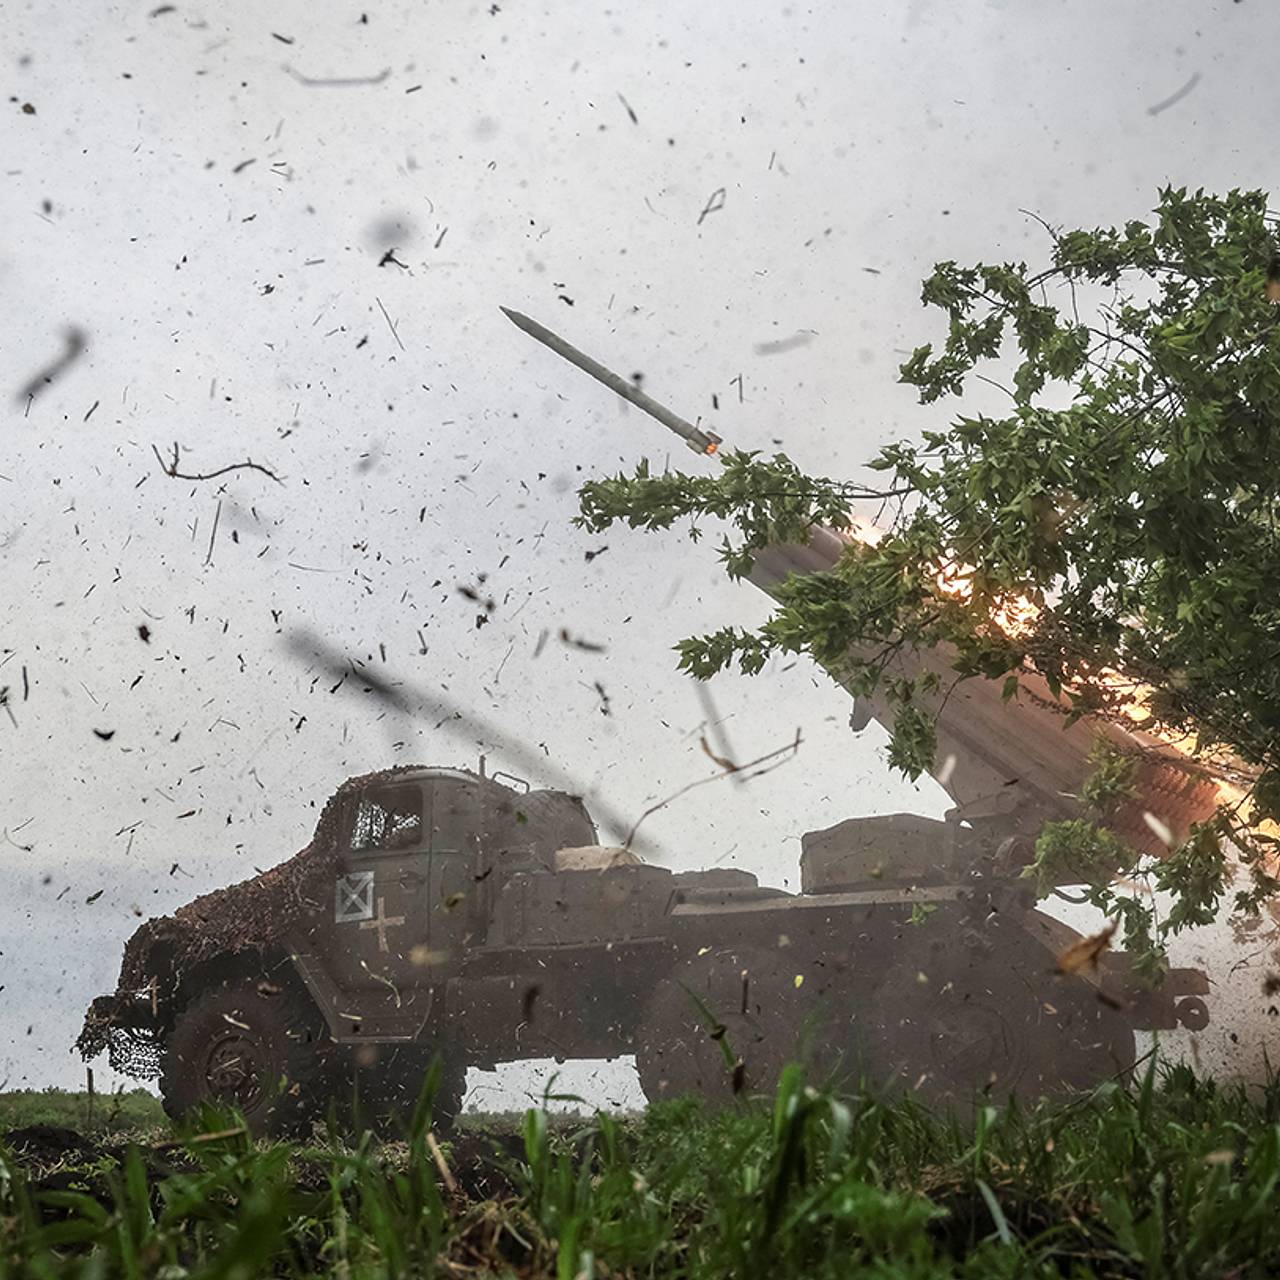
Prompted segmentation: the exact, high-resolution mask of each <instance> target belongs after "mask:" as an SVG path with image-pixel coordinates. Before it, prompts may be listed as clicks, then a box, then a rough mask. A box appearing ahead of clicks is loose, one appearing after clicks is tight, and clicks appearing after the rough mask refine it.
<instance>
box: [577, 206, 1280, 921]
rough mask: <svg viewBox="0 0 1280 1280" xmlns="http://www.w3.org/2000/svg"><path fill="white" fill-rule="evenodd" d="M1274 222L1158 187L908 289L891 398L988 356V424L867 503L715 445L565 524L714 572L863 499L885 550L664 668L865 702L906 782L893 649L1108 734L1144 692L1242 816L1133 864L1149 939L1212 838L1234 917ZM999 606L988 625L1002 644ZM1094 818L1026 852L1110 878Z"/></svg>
mask: <svg viewBox="0 0 1280 1280" xmlns="http://www.w3.org/2000/svg"><path fill="white" fill-rule="evenodd" d="M1275 222H1276V218H1275V217H1274V215H1272V214H1271V213H1270V212H1269V211H1268V208H1267V198H1266V195H1265V194H1264V193H1263V192H1259V191H1243V192H1242V191H1232V192H1230V193H1228V194H1227V195H1225V196H1214V195H1209V194H1206V193H1204V192H1203V191H1197V192H1195V193H1194V194H1188V193H1187V191H1185V190H1182V189H1173V188H1167V189H1165V190H1162V191H1161V192H1160V194H1159V203H1158V206H1157V207H1156V209H1155V210H1154V214H1153V216H1152V217H1151V218H1149V219H1146V220H1141V219H1134V220H1131V221H1129V222H1127V223H1125V224H1124V226H1123V227H1119V228H1101V229H1095V230H1076V231H1060V230H1055V229H1054V228H1052V227H1049V226H1048V225H1047V224H1043V225H1045V227H1046V230H1047V232H1048V234H1049V238H1050V241H1051V248H1050V253H1049V261H1048V263H1047V265H1045V266H1044V267H1043V268H1041V269H1039V270H1035V271H1032V270H1031V269H1029V268H1028V267H1027V266H1026V265H1025V264H1023V263H1002V264H997V265H992V264H987V263H979V264H977V265H975V266H969V267H965V266H961V265H959V264H958V263H956V262H943V263H940V264H938V265H937V267H936V268H935V270H934V272H933V274H932V275H931V276H930V277H929V278H928V279H927V280H926V281H925V283H924V289H923V295H922V296H923V301H924V303H925V304H926V305H927V306H929V307H931V308H934V309H935V310H937V311H940V312H941V313H942V315H943V316H944V318H945V321H946V333H945V338H944V339H943V341H942V343H941V345H940V346H935V344H933V343H926V344H924V345H922V346H919V347H917V348H916V350H915V351H914V352H913V353H912V355H911V357H910V359H908V360H907V361H906V362H905V364H903V365H902V368H901V376H902V380H903V381H904V382H907V383H909V384H911V385H912V386H914V387H915V388H917V390H918V393H919V398H920V399H921V401H922V402H924V403H926V404H927V403H930V402H932V401H937V400H940V399H943V398H944V397H947V396H953V395H960V394H962V393H966V392H967V391H969V390H970V382H971V380H972V379H974V378H981V379H982V380H983V381H987V382H989V381H991V379H989V378H986V377H985V376H984V375H982V374H978V373H976V372H975V371H976V369H977V368H978V366H979V365H981V364H983V363H984V362H990V361H997V362H1000V361H1002V362H1003V363H1004V364H1005V365H1007V366H1009V367H1010V368H1011V372H1010V374H1009V378H1008V381H1009V386H1008V387H1007V388H1003V390H1005V391H1006V393H1007V395H1008V398H1009V405H1008V408H1007V410H1006V411H1005V412H1004V413H1003V415H992V414H988V413H983V412H976V411H975V412H971V413H968V414H963V415H960V416H958V417H957V418H956V419H955V420H954V422H953V424H952V425H951V427H950V428H949V429H947V430H945V431H923V432H922V433H921V442H920V443H906V442H903V443H895V444H892V445H889V446H888V447H886V448H885V449H883V450H882V451H881V452H880V453H879V455H878V456H877V457H875V458H874V459H872V460H871V462H870V463H869V466H870V467H871V468H872V469H873V470H875V471H879V472H883V473H885V474H886V476H887V477H888V481H889V483H888V484H887V486H886V487H885V488H884V489H882V490H880V491H878V492H877V493H875V494H874V495H872V493H871V491H869V490H867V489H865V488H860V487H858V486H854V485H848V484H842V483H838V482H835V481H831V480H827V479H821V478H812V477H808V476H805V475H803V474H801V473H800V472H799V470H798V469H797V468H796V467H795V465H794V464H793V463H792V462H791V461H790V460H788V459H787V458H786V457H784V456H782V455H778V456H776V457H774V458H771V459H770V458H765V457H762V456H760V455H758V454H755V453H744V452H736V453H735V452H729V453H727V454H725V455H724V456H723V458H722V462H723V467H722V469H721V471H720V473H719V474H718V475H716V476H713V477H711V478H707V479H700V480H697V481H686V480H684V479H683V478H677V477H672V476H668V475H663V476H652V475H650V474H649V472H648V470H647V469H646V468H643V467H642V468H641V469H639V470H638V471H636V472H635V473H634V474H632V475H619V476H616V477H613V478H610V479H604V480H599V481H595V482H592V483H589V484H587V485H586V486H585V487H584V488H583V490H582V493H581V515H580V517H579V520H580V522H581V523H582V524H583V525H584V526H585V527H587V528H589V529H592V530H596V531H598V530H602V529H604V528H605V527H607V526H608V525H609V524H611V523H612V522H614V521H616V520H626V521H627V522H628V523H630V524H632V525H639V526H644V527H647V528H665V527H668V526H670V525H671V524H673V523H674V522H675V521H677V520H680V519H684V518H689V519H690V520H692V521H694V522H695V527H696V522H697V521H698V520H699V519H700V518H702V517H705V516H708V515H710V516H716V517H721V518H723V519H724V520H726V521H727V522H728V524H729V526H730V529H731V533H730V536H728V537H727V538H726V540H725V542H724V545H723V547H722V550H721V556H722V559H723V560H724V562H725V564H726V567H727V568H728V570H729V571H730V573H732V574H736V575H740V574H742V573H744V572H745V571H747V569H748V568H749V565H750V561H751V553H752V552H753V551H756V550H758V549H760V548H762V547H764V546H765V545H767V544H768V543H769V542H771V541H774V540H786V539H788V538H790V539H792V540H794V539H796V538H797V537H800V538H802V537H803V536H804V531H805V529H806V528H807V526H808V525H809V524H811V523H812V524H828V525H834V526H836V527H846V526H848V525H849V524H850V522H851V520H852V517H853V508H854V503H855V501H856V500H857V499H859V498H861V497H867V496H875V497H877V498H878V499H879V500H880V502H881V509H882V511H887V512H888V513H889V515H890V519H889V521H888V528H887V531H886V536H884V537H883V538H882V539H881V540H880V541H878V542H876V543H875V545H868V544H865V543H858V544H855V545H853V546H851V547H850V548H849V550H848V552H847V553H846V554H845V555H844V556H843V558H842V559H841V560H840V562H839V563H838V564H837V565H836V566H835V567H834V568H833V569H832V570H831V571H830V572H827V573H822V574H815V575H810V576H807V577H804V578H796V577H793V578H792V579H790V580H789V581H788V582H787V583H786V584H784V585H783V587H782V588H781V589H780V590H779V591H778V593H777V595H778V608H777V610H776V612H775V613H774V614H773V616H772V617H770V618H769V619H768V621H767V622H765V623H764V625H763V626H761V627H759V628H758V629H756V630H754V631H751V630H741V629H736V628H729V629H725V630H721V631H718V632H716V633H714V634H712V635H708V636H702V637H698V638H694V639H689V640H685V641H683V642H682V643H681V644H680V645H679V653H680V666H681V668H682V669H684V670H687V671H689V672H691V673H692V674H694V675H696V676H700V677H704V678H705V677H707V676H709V675H711V674H713V673H714V672H716V671H719V670H721V669H723V668H725V667H728V666H730V665H731V664H733V663H735V662H736V663H737V664H738V665H739V666H740V667H741V668H742V669H743V670H744V671H747V672H755V671H759V670H761V669H762V668H763V666H764V664H765V663H766V662H767V661H768V659H769V658H770V656H772V655H774V654H777V653H797V652H804V653H808V654H810V655H812V656H813V657H814V658H815V659H816V660H817V661H818V662H819V663H821V664H823V665H824V666H826V667H827V668H828V670H830V671H831V672H832V673H833V674H835V675H836V676H837V677H838V678H839V679H840V680H841V681H842V683H845V684H846V685H847V686H848V687H849V688H850V689H852V690H853V691H854V692H855V693H866V692H867V691H870V690H871V689H873V688H877V687H878V688H880V689H881V690H882V691H883V692H884V693H886V694H887V695H888V702H889V704H890V706H891V707H892V708H893V713H894V722H893V724H892V746H891V749H890V756H891V760H892V762H893V763H894V764H895V765H896V766H897V767H898V768H900V769H901V770H903V771H904V772H905V773H907V774H908V775H909V776H913V777H914V776H916V775H917V774H918V773H919V772H920V771H921V770H924V769H927V768H929V767H930V766H931V765H932V763H933V759H932V757H933V752H934V747H935V744H934V736H933V734H932V732H931V717H930V715H929V713H927V712H926V711H925V710H924V709H923V707H922V703H924V701H925V699H924V697H923V696H922V695H924V694H926V693H929V692H932V691H933V688H934V687H936V682H937V679H938V677H937V676H936V675H929V674H926V675H921V676H918V677H916V678H915V679H908V678H903V677H900V676H893V677H892V678H891V677H890V675H889V663H890V661H891V660H892V659H893V658H894V657H895V656H896V655H898V654H900V653H902V652H904V651H908V652H909V651H912V650H920V649H927V648H933V647H935V646H938V645H944V646H948V649H947V650H946V651H947V652H950V653H952V654H954V659H953V662H952V667H953V672H952V674H953V676H954V678H955V679H956V680H963V679H968V678H973V677H979V676H981V677H988V678H993V679H1003V680H1004V681H1005V692H1006V695H1008V696H1016V691H1017V687H1018V675H1019V673H1020V672H1025V671H1027V670H1030V669H1034V670H1035V671H1037V672H1039V673H1040V674H1041V675H1042V676H1043V677H1044V678H1045V680H1046V681H1047V682H1048V684H1049V686H1050V689H1051V690H1052V691H1053V692H1054V694H1055V695H1059V696H1061V697H1062V698H1063V699H1064V701H1065V703H1066V706H1067V709H1068V712H1069V716H1070V717H1073V718H1074V717H1079V716H1081V715H1085V714H1089V715H1093V714H1097V715H1103V716H1108V715H1110V716H1116V715H1119V714H1120V712H1121V709H1122V706H1123V704H1125V703H1126V702H1128V701H1129V700H1130V699H1131V698H1132V696H1133V694H1134V692H1135V690H1143V689H1145V690H1149V691H1150V692H1149V696H1148V698H1147V710H1148V711H1149V712H1150V718H1149V720H1148V721H1147V722H1146V723H1147V727H1149V728H1151V729H1152V730H1154V731H1157V732H1161V733H1164V734H1166V735H1176V736H1177V737H1179V738H1182V739H1184V740H1186V739H1187V738H1188V737H1189V736H1192V738H1193V740H1194V742H1195V744H1196V747H1197V749H1198V750H1199V751H1201V752H1209V751H1211V750H1215V749H1221V750H1225V751H1228V752H1229V753H1231V755H1232V756H1233V757H1234V758H1236V759H1238V760H1239V761H1240V762H1242V763H1243V764H1244V766H1245V767H1246V769H1247V771H1249V772H1250V773H1252V775H1253V776H1254V777H1256V782H1255V784H1254V785H1253V787H1252V794H1251V797H1250V802H1249V803H1248V804H1247V805H1244V806H1238V807H1236V808H1233V809H1230V810H1227V809H1224V810H1222V811H1221V812H1220V813H1219V814H1218V816H1217V818H1216V819H1215V820H1214V821H1213V822H1211V823H1209V824H1207V825H1206V826H1205V827H1204V828H1202V829H1200V830H1198V831H1196V832H1194V833H1193V834H1192V836H1191V840H1190V842H1189V844H1187V845H1186V846H1185V847H1184V848H1182V849H1179V850H1176V851H1174V853H1173V854H1172V857H1171V859H1170V861H1169V862H1168V863H1166V864H1164V866H1163V867H1162V869H1161V870H1160V871H1159V872H1158V873H1157V879H1159V880H1160V881H1161V883H1162V884H1163V885H1164V886H1166V887H1168V888H1170V889H1171V890H1173V891H1174V892H1175V893H1176V894H1177V895H1178V896H1179V905H1178V908H1177V909H1176V910H1175V911H1174V913H1173V914H1172V916H1171V917H1170V918H1169V919H1167V920H1164V921H1161V922H1159V924H1158V926H1156V928H1155V932H1156V935H1157V936H1158V937H1159V938H1163V937H1165V936H1167V934H1168V933H1169V932H1170V931H1173V930H1176V929H1178V928H1181V927H1183V926H1185V925H1188V924H1191V923H1196V922H1199V921H1202V920H1204V919H1206V918H1208V917H1209V916H1211V915H1212V913H1213V911H1214V910H1215V908H1216V907H1217V906H1218V904H1219V902H1220V900H1221V898H1222V896H1223V891H1224V887H1225V881H1224V875H1223V871H1222V866H1223V852H1222V849H1223V842H1224V840H1228V839H1230V840H1231V841H1234V842H1235V843H1236V844H1237V845H1238V846H1239V847H1240V848H1241V849H1242V851H1243V856H1244V860H1245V862H1246V864H1247V865H1248V866H1249V868H1250V870H1251V872H1252V883H1251V884H1250V886H1249V888H1248V889H1247V890H1246V891H1244V892H1242V893H1239V894H1237V895H1236V898H1235V900H1234V903H1233V905H1234V907H1235V908H1236V909H1238V910H1248V911H1251V910H1256V909H1257V907H1258V905H1259V903H1260V902H1262V901H1263V900H1265V899H1266V898H1267V897H1268V896H1270V895H1271V894H1272V893H1274V892H1275V890H1276V889H1277V888H1278V887H1280V885H1278V884H1277V882H1276V880H1274V879H1273V878H1272V877H1271V875H1270V874H1269V872H1268V871H1267V869H1266V868H1267V865H1268V858H1269V857H1271V856H1273V855H1274V854H1275V853H1276V852H1278V851H1280V847H1278V846H1280V842H1278V841H1277V840H1275V839H1274V838H1273V837H1272V836H1271V835H1270V834H1268V830H1269V829H1268V828H1267V827H1266V826H1265V825H1264V824H1266V823H1268V822H1274V821H1276V820H1280V754H1278V753H1277V746H1276V734H1277V731H1278V730H1280V592H1277V590H1276V587H1275V584H1276V583H1277V582H1280V532H1278V530H1277V523H1276V521H1277V505H1276V503H1277V497H1278V496H1280V323H1278V316H1280V313H1278V312H1277V308H1276V306H1275V302H1274V300H1275V299H1276V298H1277V297H1280V260H1277V258H1276V240H1275V236H1274V224H1275ZM997 385H998V384H997ZM1012 608H1016V609H1017V610H1018V618H1017V622H1016V625H1002V624H1001V623H1000V622H999V621H998V620H999V619H1001V618H1002V617H1004V618H1007V617H1008V615H1009V611H1010V609H1012ZM1103 671H1107V672H1110V673H1112V678H1111V679H1110V680H1107V681H1102V680H1100V679H1098V673H1100V672H1103ZM1098 816H1099V815H1098V814H1097V812H1096V811H1092V812H1090V814H1089V816H1088V818H1087V819H1086V820H1084V821H1083V822H1081V823H1077V824H1075V825H1070V826H1060V827H1059V828H1058V829H1057V830H1056V831H1050V832H1046V835H1045V839H1046V841H1047V843H1046V846H1045V848H1044V850H1043V851H1042V852H1043V855H1044V856H1045V857H1049V856H1052V857H1053V858H1055V859H1057V858H1060V857H1062V856H1064V855H1065V854H1067V853H1070V854H1071V856H1072V857H1075V858H1077V859H1080V860H1083V861H1085V862H1089V861H1096V860H1097V859H1098V858H1099V857H1102V859H1103V860H1104V861H1106V862H1118V864H1119V865H1118V866H1117V867H1116V869H1117V870H1120V871H1123V872H1126V873H1127V874H1136V873H1138V871H1139V866H1138V860H1137V856H1136V854H1135V853H1134V852H1133V851H1132V850H1129V851H1128V853H1127V854H1126V853H1124V851H1123V850H1118V849H1116V848H1114V847H1112V846H1111V845H1107V846H1106V847H1105V848H1099V839H1100V837H1099V836H1098V834H1097V819H1098ZM1104 843H1105V842H1104ZM1094 897H1095V899H1096V900H1097V901H1098V902H1099V903H1100V904H1101V905H1103V906H1104V907H1106V908H1107V909H1108V910H1111V911H1113V912H1121V913H1123V914H1124V915H1125V916H1126V919H1127V920H1129V921H1131V922H1132V923H1133V925H1134V927H1135V929H1136V931H1137V932H1138V933H1143V932H1145V933H1148V934H1149V933H1150V932H1151V930H1152V927H1153V921H1152V920H1151V917H1150V913H1149V912H1148V913H1147V915H1146V918H1145V923H1144V922H1143V919H1142V916H1143V911H1145V910H1146V909H1145V908H1143V909H1142V910H1136V909H1135V908H1134V907H1133V906H1131V905H1130V906H1127V907H1123V908H1122V907H1121V906H1120V905H1119V900H1118V899H1117V898H1116V896H1115V894H1114V893H1112V892H1111V891H1110V890H1108V889H1107V888H1106V887H1105V885H1103V886H1098V887H1096V888H1095V890H1094Z"/></svg>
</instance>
